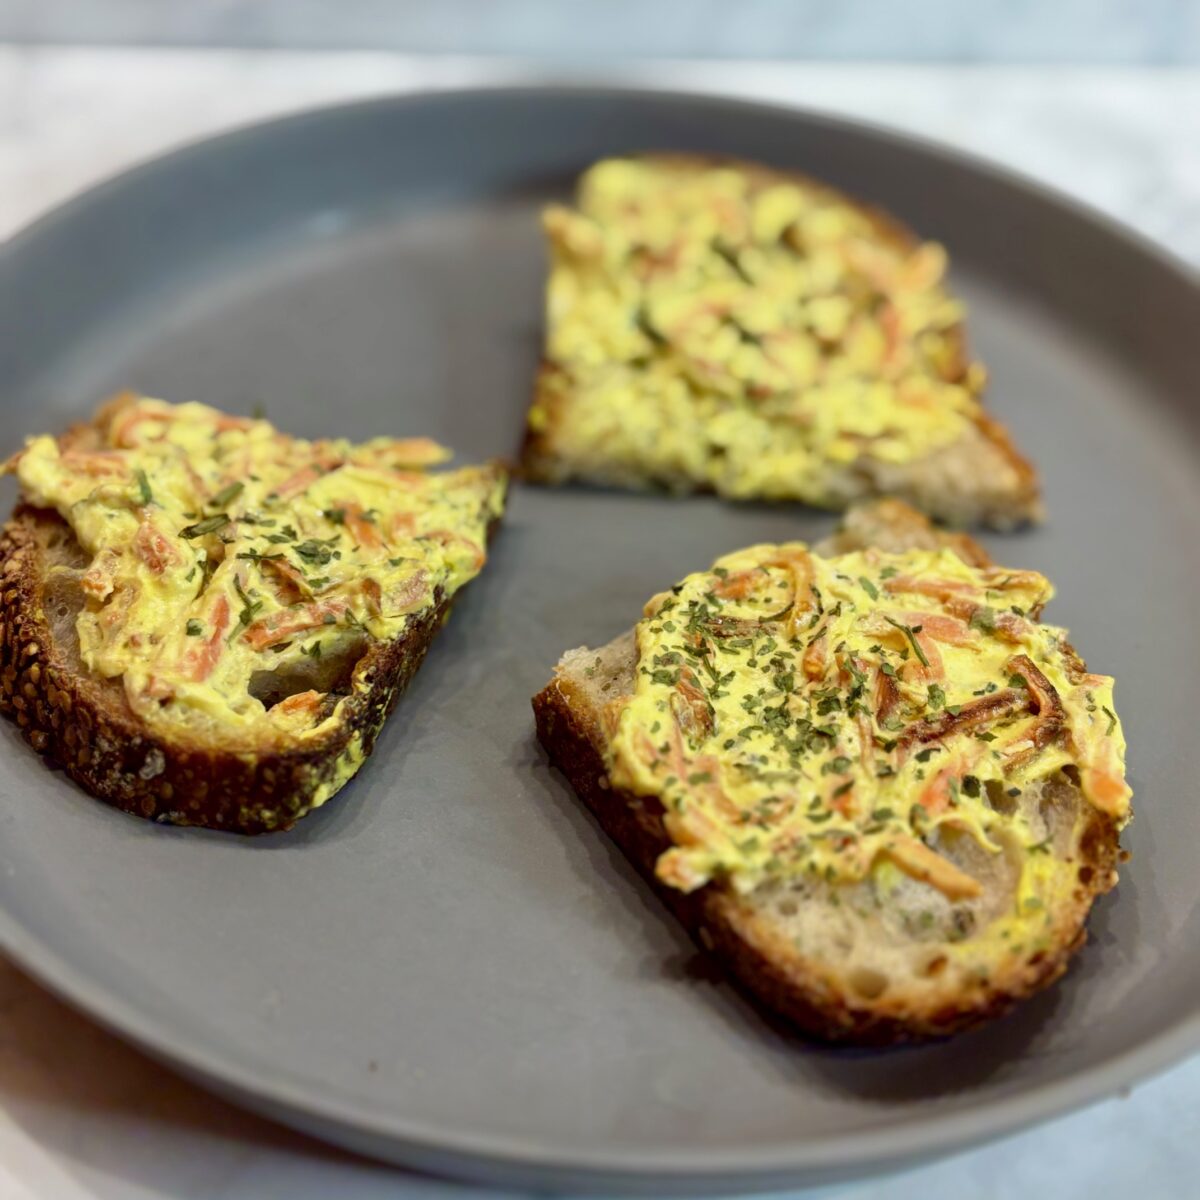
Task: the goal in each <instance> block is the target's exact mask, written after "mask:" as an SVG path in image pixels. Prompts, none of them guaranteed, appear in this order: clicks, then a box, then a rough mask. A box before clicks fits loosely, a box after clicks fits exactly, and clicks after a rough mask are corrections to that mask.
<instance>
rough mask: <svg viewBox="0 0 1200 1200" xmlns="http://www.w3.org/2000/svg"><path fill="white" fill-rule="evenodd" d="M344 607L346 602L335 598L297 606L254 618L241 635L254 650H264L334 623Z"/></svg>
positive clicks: (345, 607) (342, 613)
mask: <svg viewBox="0 0 1200 1200" xmlns="http://www.w3.org/2000/svg"><path fill="white" fill-rule="evenodd" d="M348 608H349V605H348V604H347V603H346V601H345V600H342V599H339V598H337V597H332V598H330V599H329V600H316V601H314V602H313V603H311V604H301V605H297V606H296V607H294V608H287V609H284V610H283V611H282V612H277V613H272V614H271V615H270V616H269V617H263V618H262V619H261V620H258V621H255V622H254V623H253V624H252V625H250V626H248V627H247V629H246V632H245V633H243V634H242V637H243V638H244V639H245V640H246V641H247V642H249V643H250V645H251V646H253V647H254V649H255V650H265V649H266V648H267V647H268V646H274V645H277V644H278V643H279V642H286V641H287V640H288V638H290V637H293V636H294V635H295V634H297V633H303V632H304V631H305V630H308V629H316V628H318V627H320V626H321V625H332V624H334V623H335V622H336V621H337V620H338V618H339V617H341V616H343V615H344V614H345V613H346V611H347V609H348Z"/></svg>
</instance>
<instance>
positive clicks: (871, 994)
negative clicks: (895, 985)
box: [850, 967, 888, 1000]
mask: <svg viewBox="0 0 1200 1200" xmlns="http://www.w3.org/2000/svg"><path fill="white" fill-rule="evenodd" d="M850 986H851V987H852V988H853V989H854V990H855V991H856V992H857V993H858V994H859V995H860V996H861V997H862V998H863V999H864V1000H876V999H878V998H879V997H880V996H882V995H883V993H884V992H885V991H887V986H888V977H887V976H886V975H885V974H884V973H883V972H882V971H876V970H875V968H874V967H855V968H854V970H853V971H851V972H850Z"/></svg>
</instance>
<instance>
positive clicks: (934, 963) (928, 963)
mask: <svg viewBox="0 0 1200 1200" xmlns="http://www.w3.org/2000/svg"><path fill="white" fill-rule="evenodd" d="M949 961H950V960H949V959H948V958H947V957H946V956H945V955H944V954H942V953H941V952H940V951H939V952H938V953H937V954H931V955H930V956H929V957H928V958H927V959H926V960H925V962H924V964H923V965H922V966H921V967H920V971H921V974H922V975H924V976H925V977H926V978H927V979H933V978H934V977H935V976H938V975H940V974H941V973H942V972H943V971H944V970H945V969H946V964H947V963H948V962H949Z"/></svg>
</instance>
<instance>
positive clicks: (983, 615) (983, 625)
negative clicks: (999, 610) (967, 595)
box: [970, 604, 996, 633]
mask: <svg viewBox="0 0 1200 1200" xmlns="http://www.w3.org/2000/svg"><path fill="white" fill-rule="evenodd" d="M970 625H971V628H972V629H979V630H982V631H983V632H984V633H995V632H996V610H995V609H994V608H988V606H987V605H986V604H981V605H980V606H979V607H978V608H977V609H975V611H974V612H973V613H972V614H971V620H970Z"/></svg>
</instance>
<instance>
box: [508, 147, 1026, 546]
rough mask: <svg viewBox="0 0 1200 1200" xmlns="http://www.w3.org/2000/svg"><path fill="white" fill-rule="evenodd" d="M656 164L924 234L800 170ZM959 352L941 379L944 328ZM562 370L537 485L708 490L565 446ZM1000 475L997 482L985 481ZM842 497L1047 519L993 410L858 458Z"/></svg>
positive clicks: (718, 161) (959, 365) (540, 394)
mask: <svg viewBox="0 0 1200 1200" xmlns="http://www.w3.org/2000/svg"><path fill="white" fill-rule="evenodd" d="M632 157H636V158H639V159H642V160H644V161H646V162H649V163H653V164H661V165H668V166H678V167H693V168H696V169H712V168H717V167H730V168H734V169H736V170H738V171H741V172H743V173H744V174H745V175H747V176H748V177H749V178H750V179H751V180H752V181H753V182H754V183H755V184H756V185H758V186H763V185H767V184H770V183H778V182H781V181H783V182H791V183H795V184H798V185H800V186H802V187H804V188H806V189H811V190H813V191H815V192H818V193H820V194H822V195H825V196H828V197H830V198H832V199H835V200H837V201H838V202H840V203H842V204H845V205H847V206H848V207H850V208H853V209H855V210H856V211H858V212H859V213H861V214H862V215H863V216H865V217H866V218H867V219H868V220H869V221H870V223H871V225H872V226H873V227H874V230H875V232H876V233H877V234H878V236H879V237H880V239H881V240H882V241H884V242H886V243H888V244H889V245H891V246H893V247H894V248H896V249H897V250H900V251H911V250H913V249H915V248H916V247H917V246H918V245H919V244H920V239H919V238H918V237H917V235H916V234H915V233H914V232H913V230H911V229H910V228H909V227H908V226H907V225H905V224H904V223H903V222H902V221H900V220H899V219H898V218H896V217H894V216H892V215H891V214H890V213H888V212H886V211H885V210H883V209H881V208H878V207H876V206H874V205H871V204H868V203H866V202H864V201H861V200H858V199H856V198H854V197H852V196H848V195H846V194H845V193H844V192H841V191H839V190H838V189H837V188H834V187H831V186H829V185H828V184H825V183H822V182H820V181H819V180H815V179H813V178H811V177H810V176H808V175H805V174H804V173H802V172H799V171H790V170H789V171H784V170H776V169H773V168H769V167H765V166H762V165H761V164H758V163H752V162H746V161H744V160H740V159H736V158H727V157H716V156H704V155H687V154H674V153H658V154H645V155H637V156H632ZM945 334H946V337H947V340H948V341H949V343H950V345H951V347H952V349H953V354H952V355H951V357H950V359H949V362H948V364H947V369H946V370H945V371H944V372H943V373H942V375H941V378H942V379H943V380H945V381H946V382H948V383H959V382H961V381H962V380H963V379H964V378H965V376H966V373H967V370H968V368H969V365H970V361H971V359H970V351H969V347H968V343H967V333H966V326H965V323H964V322H962V321H960V322H958V323H957V324H955V325H953V326H951V327H949V328H948V329H947V330H946V331H945ZM563 376H564V372H563V369H562V368H561V367H560V366H559V365H558V364H557V363H555V362H553V361H551V360H549V359H546V358H543V359H542V360H541V362H540V364H539V368H538V372H537V375H536V377H535V381H534V389H533V403H534V404H535V405H536V406H538V407H539V408H540V409H541V410H542V411H543V412H545V413H546V414H547V416H546V419H545V421H544V423H543V424H542V427H541V428H539V429H538V430H534V429H532V428H530V427H529V426H528V425H527V426H526V429H525V433H524V437H523V441H522V444H521V450H520V463H521V470H522V474H523V477H524V478H525V479H527V480H529V481H530V482H533V483H544V484H561V483H564V482H566V481H568V480H572V479H580V480H583V481H585V482H589V483H594V484H600V485H602V486H610V487H619V488H627V489H646V488H653V487H663V488H667V489H668V490H671V491H676V492H685V491H701V492H711V491H712V490H713V489H712V488H711V487H710V486H708V485H707V484H701V483H698V482H697V481H695V480H693V479H691V478H688V477H685V476H671V477H664V478H648V477H643V476H640V475H638V474H636V473H633V472H630V471H628V470H626V469H624V468H622V467H621V466H620V465H619V464H611V463H610V464H605V463H603V462H602V461H597V462H589V463H581V462H579V461H577V460H576V458H575V457H574V456H572V455H571V454H570V453H568V452H566V451H565V450H564V448H563V447H562V445H561V444H560V436H559V427H560V426H561V424H562V422H563V420H564V409H565V406H566V405H569V404H570V398H569V395H568V394H566V393H565V392H564V390H563V388H562V387H561V379H562V378H563ZM986 481H993V482H994V486H987V482H986ZM834 487H835V489H836V492H837V501H840V503H838V502H836V501H835V502H834V503H833V504H832V505H831V507H847V506H849V505H850V504H852V503H854V502H855V501H859V500H864V499H870V498H872V497H874V496H880V495H892V496H898V497H900V498H901V499H903V500H906V501H908V502H909V503H910V504H913V505H914V506H915V507H917V508H918V509H920V510H921V511H923V512H926V513H928V514H929V515H930V516H933V517H935V518H938V519H940V520H945V521H948V522H950V523H952V524H955V525H974V524H985V525H989V526H992V527H994V528H999V529H1011V528H1016V527H1017V526H1020V525H1022V524H1025V523H1028V522H1037V521H1040V520H1041V519H1042V518H1043V515H1044V512H1043V507H1042V501H1041V491H1040V486H1039V483H1038V477H1037V472H1036V470H1035V469H1034V467H1033V465H1032V463H1031V462H1030V461H1029V460H1028V459H1027V458H1025V456H1024V455H1022V454H1021V453H1020V451H1018V450H1017V448H1016V446H1015V445H1014V443H1013V441H1012V438H1011V437H1010V435H1009V433H1008V431H1007V430H1006V429H1005V428H1004V426H1003V425H1001V424H1000V423H999V422H998V421H997V420H995V419H994V418H993V417H991V416H990V415H988V414H987V413H979V414H977V415H976V416H975V417H974V418H973V423H972V426H971V428H970V430H969V431H968V432H967V433H966V434H965V435H964V436H963V437H962V438H961V439H959V440H958V441H957V442H954V443H953V444H951V445H950V446H947V447H944V448H942V449H940V450H937V451H935V452H933V453H932V454H929V455H927V456H926V457H925V458H922V459H918V460H916V461H914V462H912V463H907V464H903V465H901V466H897V465H895V464H892V465H889V464H883V463H877V462H875V461H874V460H872V459H870V458H869V457H868V456H863V457H861V458H860V459H859V460H858V461H856V462H855V463H852V464H850V466H849V467H848V468H847V469H846V470H845V471H844V472H843V473H842V475H841V476H840V477H838V478H837V479H836V480H835V481H834Z"/></svg>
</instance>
